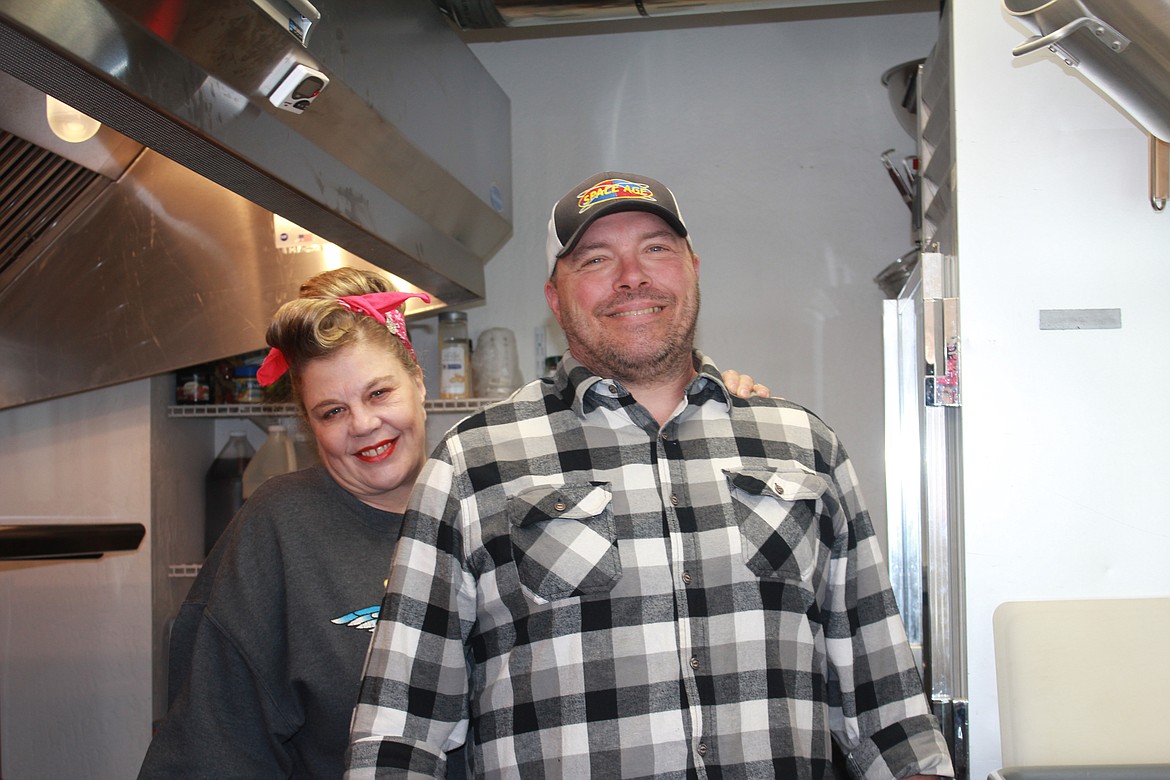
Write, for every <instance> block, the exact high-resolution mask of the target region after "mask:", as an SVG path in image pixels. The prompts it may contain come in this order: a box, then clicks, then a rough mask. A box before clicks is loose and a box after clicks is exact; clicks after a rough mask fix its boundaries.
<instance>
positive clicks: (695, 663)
mask: <svg viewBox="0 0 1170 780" xmlns="http://www.w3.org/2000/svg"><path fill="white" fill-rule="evenodd" d="M691 668H692V669H695V670H697V669H698V668H699V659H698V658H695V657H694V656H693V655H692V656H691Z"/></svg>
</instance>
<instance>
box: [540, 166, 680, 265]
mask: <svg viewBox="0 0 1170 780" xmlns="http://www.w3.org/2000/svg"><path fill="white" fill-rule="evenodd" d="M620 211H648V212H650V213H651V214H657V215H658V216H659V217H662V219H663V220H665V221H666V224H668V225H670V227H671V229H673V230H674V232H676V233H678V234H679V236H681V237H683V238H686V239H687V244H688V245H689V244H690V238H688V237H687V226H686V223H685V222H683V218H682V214H681V213H680V212H679V208H678V201H677V200H675V197H674V193H673V192H671V191H670V189H669V188H667V186H666V185H665V184H663V183H662V182H660V181H658V180H657V179H652V178H650V177H649V176H642V175H640V174H636V173H620V172H618V171H603V172H602V173H597V174H594V175H593V176H590V177H589V178H588V179H586V180H585V181H583V182H581V183H580V184H578V185H577V186H576V187H573V188H572V189H571V190H569V191H568V192H567V193H565V195H564V197H562V198H561V199H560V200H558V201H557V202H556V203H555V204H554V205H553V210H552V216H551V217H550V218H549V221H548V244H547V250H548V273H549V276H552V272H553V268H555V267H556V264H557V259H558V258H561V257H564V256H565V255H567V254H568V253H569V252H572V251H573V247H575V246H577V242H578V241H580V240H581V236H582V235H584V234H585V231H586V230H588V229H589V226H590V225H592V224H593V222H594V220H596V219H598V218H599V217H604V216H606V215H607V214H616V213H618V212H620Z"/></svg>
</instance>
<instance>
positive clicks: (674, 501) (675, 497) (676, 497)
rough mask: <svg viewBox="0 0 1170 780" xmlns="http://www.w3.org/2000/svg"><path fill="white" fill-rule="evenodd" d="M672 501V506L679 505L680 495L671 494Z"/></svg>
mask: <svg viewBox="0 0 1170 780" xmlns="http://www.w3.org/2000/svg"><path fill="white" fill-rule="evenodd" d="M670 503H671V505H672V506H678V496H676V495H674V494H671V496H670Z"/></svg>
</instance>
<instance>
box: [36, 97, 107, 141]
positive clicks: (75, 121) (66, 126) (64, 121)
mask: <svg viewBox="0 0 1170 780" xmlns="http://www.w3.org/2000/svg"><path fill="white" fill-rule="evenodd" d="M45 118H46V119H47V120H48V121H49V128H50V129H51V130H52V131H53V134H54V135H56V136H57V137H58V138H60V139H61V140H62V141H68V142H69V143H71V144H79V143H81V142H82V141H88V140H89V139H91V138H93V137H94V135H96V134H97V131H98V130H100V129H101V128H102V123H101V122H99V121H97V120H96V119H94V118H93V117H90V116H86V115H85V114H83V113H81V112H80V111H78V110H77V109H76V108H74V107H73V106H71V105H69V104H68V103H62V102H61V101H60V100H58V99H57V98H55V97H53V96H52V95H45Z"/></svg>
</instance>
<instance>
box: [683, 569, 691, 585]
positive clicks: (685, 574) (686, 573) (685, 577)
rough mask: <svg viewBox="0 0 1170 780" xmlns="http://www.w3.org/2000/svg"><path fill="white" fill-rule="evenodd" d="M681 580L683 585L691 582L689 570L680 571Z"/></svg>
mask: <svg viewBox="0 0 1170 780" xmlns="http://www.w3.org/2000/svg"><path fill="white" fill-rule="evenodd" d="M682 581H683V584H684V585H690V584H691V573H690V572H689V571H684V572H683V573H682Z"/></svg>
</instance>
